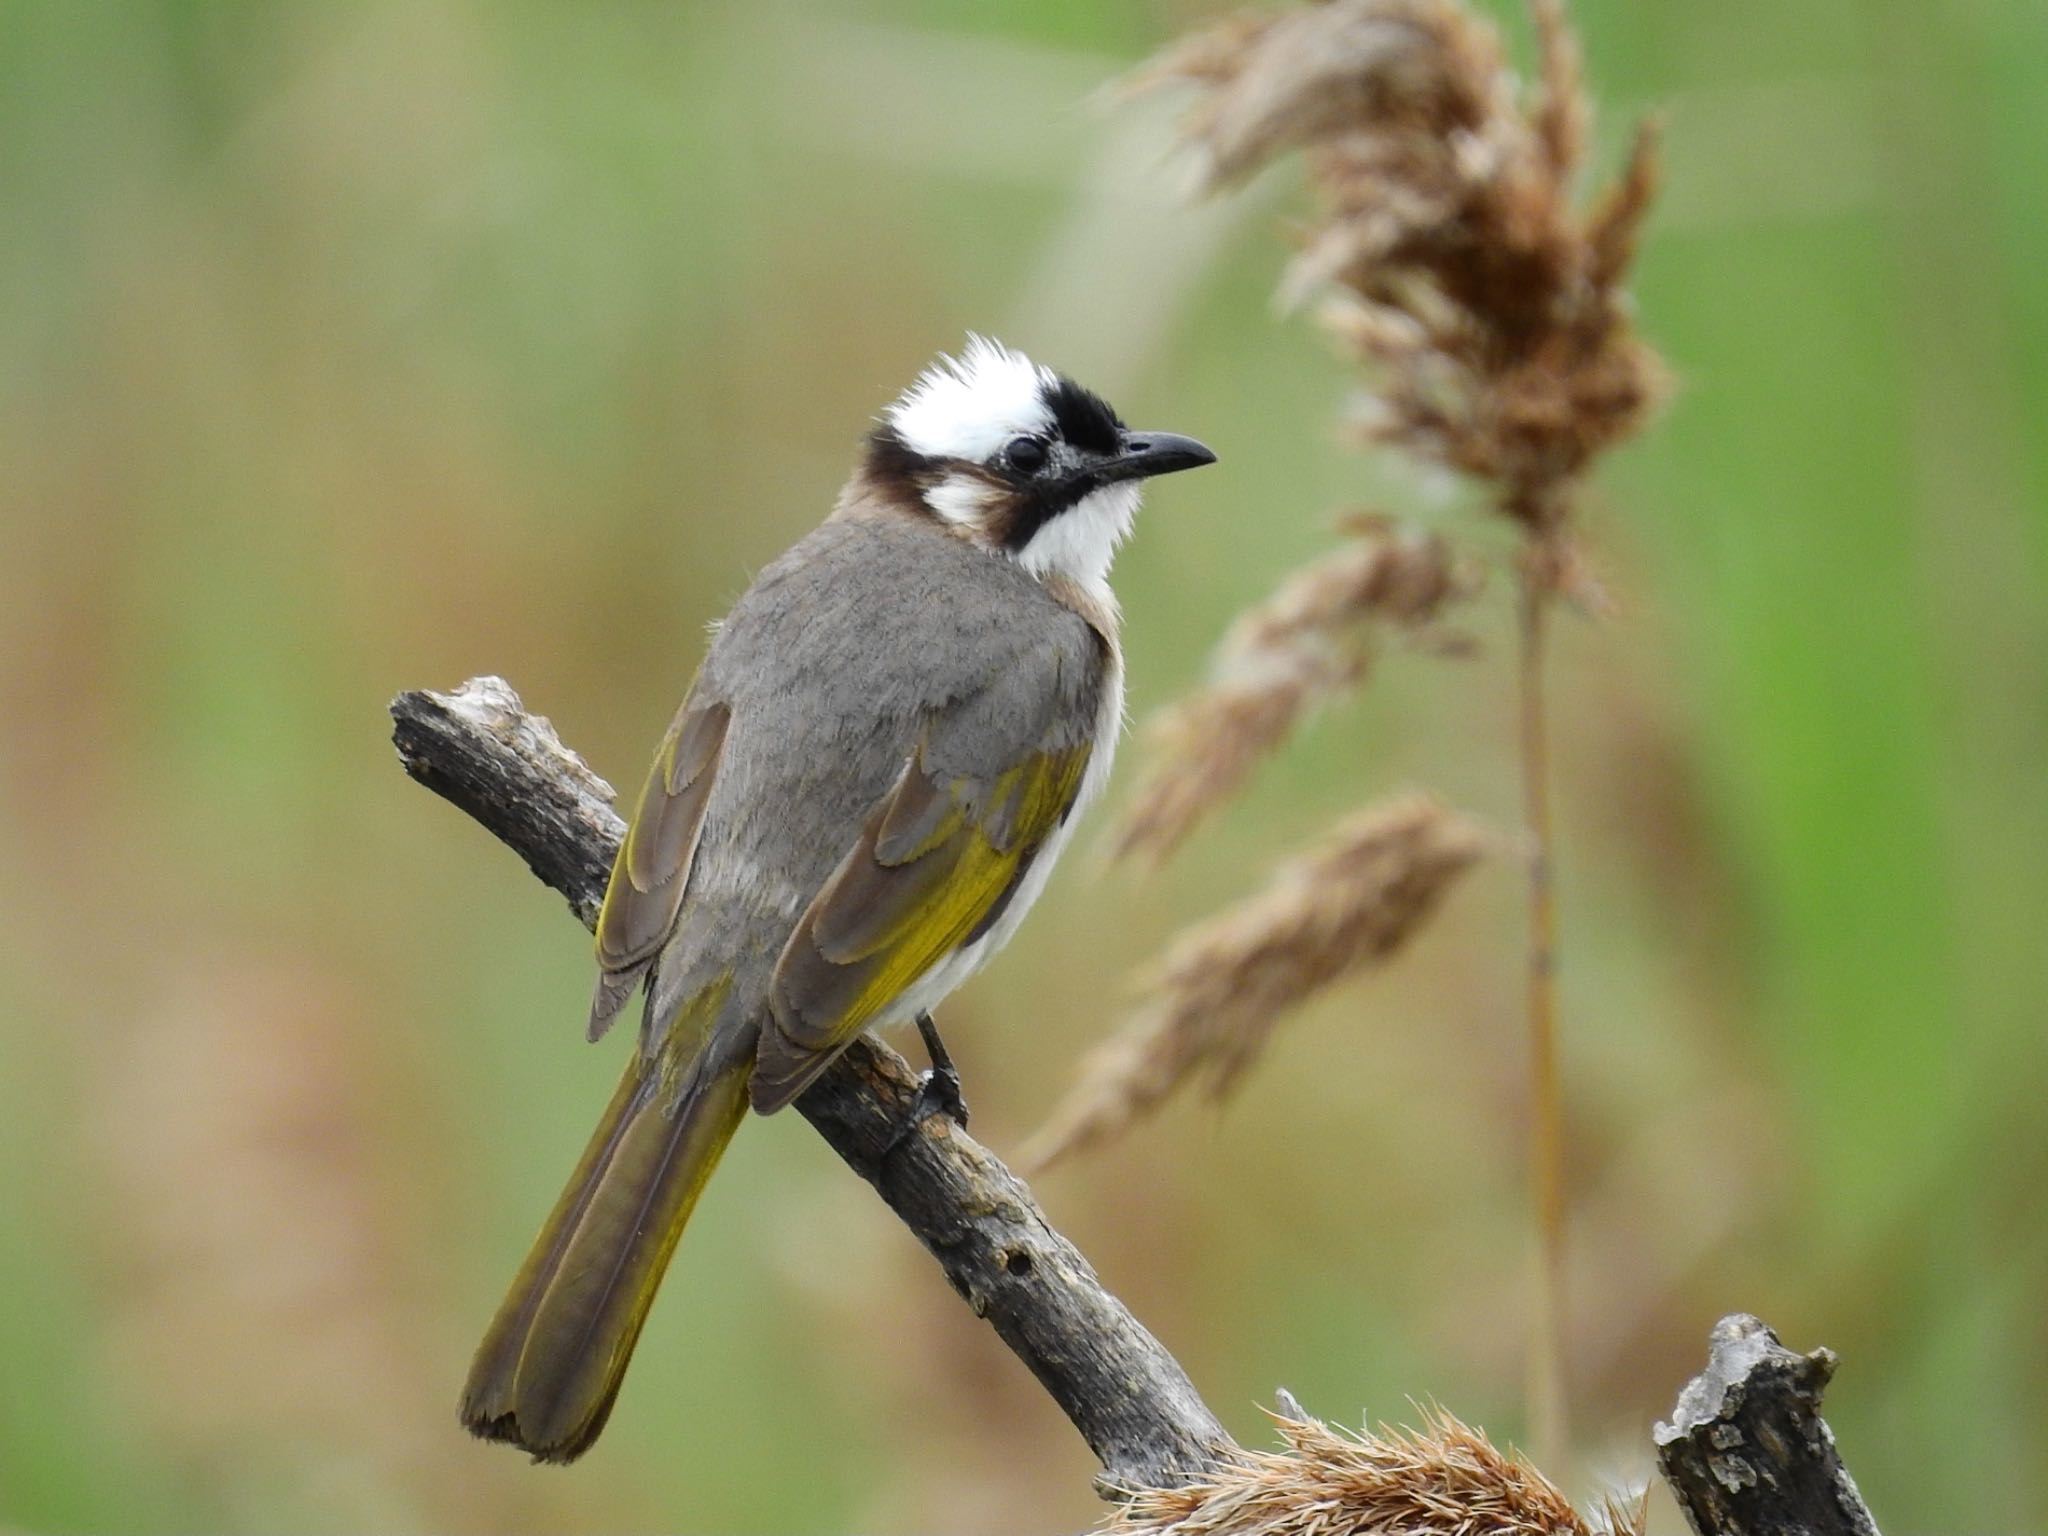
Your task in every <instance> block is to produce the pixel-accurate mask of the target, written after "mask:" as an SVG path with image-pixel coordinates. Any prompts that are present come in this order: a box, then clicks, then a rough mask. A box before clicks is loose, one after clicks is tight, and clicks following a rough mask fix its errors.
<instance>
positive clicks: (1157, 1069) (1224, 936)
mask: <svg viewBox="0 0 2048 1536" xmlns="http://www.w3.org/2000/svg"><path fill="white" fill-rule="evenodd" d="M1486 846H1487V838H1486V835H1485V834H1484V833H1483V832H1482V831H1481V830H1480V829H1479V828H1478V827H1477V826H1476V825H1475V824H1474V823H1472V822H1471V821H1469V820H1467V819H1466V818H1464V817H1462V816H1459V815H1457V814H1455V813H1454V812H1452V811H1450V810H1448V809H1446V808H1445V807H1444V806H1443V805H1442V804H1440V803H1439V802H1438V801H1436V800H1434V799H1431V798H1430V797H1428V796H1426V795H1409V796H1405V797H1403V798H1401V799H1399V800H1395V801H1393V802H1390V803H1388V804H1386V805H1382V806H1378V807H1373V808H1369V809H1367V810H1364V811H1361V812H1359V813H1357V814H1355V815H1353V816H1351V817H1350V818H1348V819H1346V820H1345V821H1342V822H1340V823H1338V824H1337V825H1336V826H1335V827H1333V828H1331V829H1330V831H1329V832H1328V833H1327V834H1326V836H1325V838H1324V841H1323V842H1322V844H1321V845H1320V846H1319V847H1317V848H1315V849H1313V850H1312V851H1311V852H1309V853H1307V854H1305V855H1303V856H1302V857H1300V858H1297V859H1294V860H1291V861H1289V862H1288V863H1286V864H1284V865H1282V866H1281V867H1280V869H1279V870H1278V871H1277V872H1276V873H1275V875H1274V878H1273V879H1272V881H1271V882H1270V883H1269V884H1268V885H1267V887H1266V889H1265V890H1263V891H1261V892H1259V893H1258V894H1257V895H1254V896H1252V897H1250V898H1249V899H1247V900H1245V901H1242V902H1240V903H1238V904H1237V905H1236V906H1234V907H1231V908H1229V909H1227V910H1226V911H1223V912H1221V913H1218V914H1217V915H1215V916H1214V917H1211V918H1208V919H1206V920H1205V921H1203V922H1201V923H1198V924H1196V925H1195V926H1194V927H1193V928H1190V929H1189V930H1188V931H1187V932H1185V933H1184V934H1183V935H1182V936H1181V937H1180V938H1179V939H1178V940H1176V941H1175V942H1174V944H1173V945H1172V947H1171V948H1169V949H1168V951H1167V953H1166V956H1165V958H1164V960H1163V962H1162V963H1161V964H1160V966H1159V968H1158V970H1157V973H1156V974H1155V975H1154V976H1153V977H1152V979H1151V981H1150V983H1149V985H1148V987H1147V996H1146V998H1145V1000H1144V1001H1143V1002H1142V1003H1141V1004H1140V1006H1139V1008H1138V1010H1137V1012H1136V1013H1135V1014H1134V1015H1133V1017H1132V1018H1131V1020H1130V1022H1129V1023H1128V1024H1127V1025H1126V1026H1125V1027H1124V1029H1122V1030H1121V1031H1119V1033H1118V1034H1116V1035H1115V1036H1114V1037H1112V1038H1111V1039H1110V1040H1109V1041H1107V1042H1106V1043H1105V1044H1103V1045H1102V1046H1100V1047H1098V1048H1097V1049H1096V1050H1095V1051H1094V1052H1093V1053H1091V1055H1090V1056H1089V1057H1088V1058H1087V1060H1086V1061H1084V1062H1083V1064H1082V1069H1081V1078H1080V1081H1079V1082H1078V1083H1077V1084H1076V1085H1075V1087H1074V1089H1073V1090H1072V1091H1071V1092H1070V1093H1069V1094H1068V1095H1067V1097H1066V1098H1065V1099H1064V1100H1063V1101H1062V1102H1061V1103H1060V1105H1059V1106H1058V1107H1057V1108H1055V1109H1054V1111H1053V1113H1052V1115H1051V1116H1050V1118H1049V1119H1048V1120H1047V1122H1046V1124H1045V1125H1044V1126H1043V1127H1042V1128H1041V1129H1040V1130H1039V1131H1038V1132H1037V1134H1036V1135H1034V1136H1033V1137H1032V1139H1031V1141H1030V1143H1029V1144H1028V1145H1027V1146H1026V1147H1025V1148H1024V1150H1023V1152H1022V1153H1021V1154H1020V1160H1021V1161H1022V1162H1023V1164H1024V1165H1025V1166H1026V1167H1029V1168H1034V1169H1037V1168H1044V1167H1046V1166H1048V1165H1050V1164H1051V1163H1053V1162H1056V1161H1058V1160H1059V1159H1061V1158H1064V1157H1066V1156H1068V1155H1069V1154H1071V1153H1073V1152H1076V1151H1079V1150H1081V1149H1082V1148H1085V1147H1093V1146H1097V1145H1100V1144H1101V1143H1103V1142H1105V1141H1108V1140H1109V1139H1111V1138H1112V1137H1114V1136H1116V1135H1118V1134H1120V1133H1121V1132H1122V1131H1123V1130H1124V1129H1125V1128H1127V1127H1128V1126H1129V1125H1130V1124H1131V1123H1132V1122H1133V1121H1135V1120H1136V1119H1138V1118H1139V1117H1140V1116H1142V1115H1144V1114H1146V1113H1147V1112H1148V1111H1150V1110H1152V1109H1153V1108H1155V1107H1156V1106H1157V1105H1158V1104H1159V1103H1161V1102H1162V1101H1163V1100H1164V1099H1166V1098H1167V1097H1168V1095H1170V1094H1171V1093H1172V1092H1173V1091H1174V1090H1175V1089H1176V1088H1178V1087H1179V1086H1180V1085H1181V1084H1182V1083H1184V1082H1186V1081H1188V1080H1189V1079H1191V1078H1195V1077H1203V1078H1206V1079H1207V1091H1208V1092H1209V1094H1210V1095H1211V1096H1212V1097H1222V1096H1224V1095H1226V1094H1228V1093H1229V1092H1230V1091H1231V1089H1232V1088H1234V1087H1235V1086H1236V1085H1237V1083H1238V1081H1239V1079H1240V1078H1241V1077H1242V1075H1243V1073H1244V1071H1245V1069H1246V1068H1247V1067H1249V1066H1250V1065H1251V1064H1252V1063H1253V1061H1255V1060H1256V1059H1257V1058H1258V1055H1259V1053H1260V1051H1261V1050H1263V1049H1264V1047H1265V1045H1266V1042H1267V1041H1268V1040H1269V1039H1270V1038H1271V1036H1272V1034H1273V1031H1274V1028H1275V1027H1276V1026H1277V1024H1278V1023H1279V1021H1280V1020H1281V1018H1283V1017H1284V1016H1285V1015H1286V1014H1287V1012H1288V1011H1289V1010H1290V1009H1292V1008H1293V1007H1295V1006H1296V1005H1297V1004H1299V1003H1300V1002H1302V1001H1303V1000H1304V999H1306V998H1307V997H1309V996H1311V995H1312V994H1314V993H1316V992H1318V991H1320V990H1321V989H1322V988H1324V987H1326V986H1328V985H1330V984H1331V983H1332V982H1334V981H1336V980H1338V979H1339V978H1340V977H1343V976H1345V975H1347V974H1349V973H1351V972H1353V971H1355V970H1357V969H1359V968H1360V967H1362V966H1366V965H1369V964H1372V963H1373V962H1375V961H1379V960H1383V959H1385V958H1386V957H1387V956H1389V955H1391V954H1393V953H1394V952H1395V951H1396V950H1398V949H1399V948H1400V947H1401V945H1402V944H1403V943H1404V942H1405V941H1406V940H1407V938H1408V937H1409V936H1410V935H1411V934H1413V933H1414V932H1415V931H1416V930H1417V929H1418V928H1419V927H1420V926H1421V925H1422V924H1423V923H1424V921H1425V920H1427V918H1428V917H1429V915H1430V914H1431V913H1432V912H1434V911H1435V910H1436V906H1437V903H1438V902H1439V901H1440V900H1441V899H1442V898H1443V895H1444V893H1445V891H1447V890H1448V889H1449V888H1450V885H1451V882H1452V881H1453V880H1454V879H1455V878H1456V877H1457V876H1458V875H1459V874H1460V873H1462V872H1463V871H1464V870H1465V869H1466V868H1468V867H1469V866H1470V865H1471V864H1472V863H1473V861H1474V860H1476V859H1477V858H1478V857H1479V855H1480V854H1481V853H1482V852H1483V851H1485V848H1486Z"/></svg>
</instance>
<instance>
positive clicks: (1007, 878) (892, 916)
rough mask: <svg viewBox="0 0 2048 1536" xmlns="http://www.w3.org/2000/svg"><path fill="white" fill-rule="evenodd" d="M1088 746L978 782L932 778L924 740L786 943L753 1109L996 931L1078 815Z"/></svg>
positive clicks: (822, 1063) (765, 1108)
mask: <svg viewBox="0 0 2048 1536" xmlns="http://www.w3.org/2000/svg"><path fill="white" fill-rule="evenodd" d="M1089 750H1090V749H1089V745H1088V743H1087V742H1085V741H1083V742H1078V743H1073V744H1070V745H1062V746H1058V747H1043V748H1040V749H1037V750H1033V751H1030V752H1027V753H1026V754H1025V755H1024V756H1022V757H1021V758H1020V759H1019V760H1018V761H1016V762H1015V763H1013V764H1012V765H1011V766H1009V767H1008V768H1005V769H1004V770H1003V771H1001V772H1000V773H998V774H996V775H994V776H993V777H988V778H982V777H977V776H974V775H971V774H956V775H948V774H944V773H940V772H935V771H934V770H933V769H932V768H931V766H930V765H929V762H928V756H929V754H928V751H927V745H926V744H925V743H920V745H919V746H918V748H917V750H916V751H914V752H913V753H912V754H911V756H910V760H909V761H908V762H907V763H905V764H904V767H903V772H902V773H901V774H900V775H899V776H898V778H897V780H896V783H895V785H894V787H893V788H892V789H891V790H890V791H889V793H888V794H887V795H886V796H884V797H883V800H882V803H881V804H880V805H879V806H877V807H876V809H875V811H874V813H873V814H872V815H871V816H869V818H868V820H867V823H866V825H865V826H864V827H863V828H862V831H861V835H860V838H859V840H858V841H857V842H856V843H855V845H854V847H853V848H852V850H851V851H850V852H848V853H847V855H846V857H845V858H844V859H842V860H841V861H840V863H839V866H838V868H837V869H835V870H834V871H833V873H832V875H831V877H830V878H829V879H827V880H826V882H825V884H824V886H823V887H822V888H821V889H820V890H819V891H818V894H817V895H816V896H815V897H814V898H813V899H812V901H811V903H810V905H809V906H808V907H807V908H806V909H805V910H804V913H803V915H802V916H801V917H800V918H799V919H798V921H797V925H796V928H795V931H794V932H792V933H791V934H790V937H789V941H788V943H787V944H786V945H785V946H784V947H783V951H782V956H781V959H780V960H779V961H778V962H777V964H776V968H775V977H774V980H773V982H772V983H771V986H770V991H769V997H770V1018H769V1020H768V1022H767V1025H766V1027H765V1028H764V1029H763V1030H762V1034H761V1045H760V1049H759V1053H758V1055H757V1056H756V1058H755V1067H754V1077H753V1084H752V1090H751V1091H752V1096H753V1102H754V1107H755V1108H756V1109H758V1110H760V1111H762V1112H763V1113H764V1114H765V1113H769V1112H772V1111H774V1110H777V1109H780V1108H781V1107H782V1106H783V1105H784V1104H787V1103H788V1102H789V1101H790V1100H791V1099H793V1098H795V1097H796V1096H797V1095H798V1094H799V1093H801V1092H803V1090H804V1089H805V1088H807V1087H808V1086H810V1083H811V1081H812V1079H813V1078H815V1077H816V1076H817V1075H818V1074H819V1073H820V1072H822V1071H823V1070H824V1069H825V1068H826V1066H827V1065H829V1064H830V1063H831V1061H832V1059H833V1058H834V1057H835V1056H837V1055H838V1054H839V1052H840V1051H841V1050H842V1049H843V1048H844V1047H845V1046H846V1045H847V1044H848V1043H849V1042H851V1041H852V1040H853V1038H854V1037H855V1036H856V1035H858V1034H859V1033H860V1032H861V1030H863V1029H865V1028H866V1027H867V1026H868V1025H870V1024H874V1023H877V1022H880V1021H881V1020H882V1019H883V1018H884V1016H885V1014H886V1012H887V1010H888V1008H889V1006H890V1005H891V1004H892V1003H894V1002H895V1001H896V1000H897V999H898V998H900V997H901V996H902V995H903V993H904V992H905V991H906V990H907V989H908V988H909V987H910V986H911V985H912V984H913V983H914V982H916V981H917V980H918V978H919V977H921V976H923V975H924V974H925V973H926V972H927V971H929V970H930V969H931V968H932V967H933V966H935V965H937V964H938V963H939V962H940V961H942V960H944V959H945V958H946V957H947V956H948V955H950V954H952V953H953V952H954V951H955V950H957V949H959V948H960V947H962V946H963V945H965V944H968V943H971V942H973V941H974V940H975V939H977V938H979V937H980V936H981V935H982V934H983V933H984V932H986V931H987V930H988V928H989V927H991V926H992V925H993V924H994V922H995V919H996V918H997V917H998V916H999V915H1000V914H1001V912H1002V910H1003V908H1004V907H1005V906H1006V905H1007V904H1008V902H1009V900H1010V897H1011V896H1012V895H1013V894H1014V893H1015V891H1016V889H1017V886H1018V883H1019V882H1020V881H1021V880H1022V879H1023V878H1024V874H1025V872H1026V871H1027V870H1028V869H1029V868H1030V867H1031V862H1032V860H1033V859H1034V858H1035V857H1036V856H1037V854H1038V852H1039V850H1040V849H1041V848H1042V847H1043V846H1044V844H1045V841H1046V839H1047V838H1048V837H1050V836H1051V834H1052V833H1053V831H1054V830H1055V829H1056V828H1057V827H1058V826H1059V825H1060V823H1061V822H1062V821H1064V820H1065V819H1066V817H1067V814H1068V813H1069V812H1070V811H1071V810H1072V809H1073V805H1074V800H1075V797H1076V796H1077V795H1078V794H1079V793H1080V788H1081V779H1082V775H1083V774H1084V773H1085V772H1086V771H1087V767H1088V757H1089Z"/></svg>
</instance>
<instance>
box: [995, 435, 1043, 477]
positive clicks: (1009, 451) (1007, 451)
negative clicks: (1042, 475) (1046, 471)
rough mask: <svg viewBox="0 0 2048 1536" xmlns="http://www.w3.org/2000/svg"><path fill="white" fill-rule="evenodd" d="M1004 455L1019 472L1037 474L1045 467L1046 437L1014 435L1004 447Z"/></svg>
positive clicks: (1021, 473) (1011, 466)
mask: <svg viewBox="0 0 2048 1536" xmlns="http://www.w3.org/2000/svg"><path fill="white" fill-rule="evenodd" d="M1003 457H1004V458H1006V459H1008V460H1009V461H1010V468H1012V469H1014V470H1016V471H1017V473H1018V474H1020V475H1035V474H1037V473H1038V472H1039V471H1040V470H1041V469H1043V468H1045V439H1044V438H1042V437H1013V438H1011V439H1010V442H1009V445H1008V446H1007V447H1006V448H1004V449H1003Z"/></svg>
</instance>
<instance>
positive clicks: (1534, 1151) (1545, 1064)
mask: <svg viewBox="0 0 2048 1536" xmlns="http://www.w3.org/2000/svg"><path fill="white" fill-rule="evenodd" d="M1551 568H1552V560H1551V551H1550V549H1549V547H1548V543H1547V541H1546V540H1544V539H1543V538H1542V537H1541V536H1540V535H1538V536H1537V537H1536V538H1535V539H1533V540H1532V541H1531V543H1530V545H1529V546H1528V547H1527V548H1525V550H1524V551H1523V558H1522V561H1521V571H1520V577H1521V580H1520V591H1519V595H1520V618H1521V623H1520V626H1519V628H1520V640H1521V644H1520V658H1519V660H1520V668H1519V670H1520V690H1519V692H1520V705H1521V731H1520V747H1521V750H1520V757H1521V775H1522V819H1523V823H1524V829H1525V834H1526V836H1527V839H1528V855H1529V978H1528V1017H1529V1067H1530V1100H1531V1102H1530V1113H1529V1188H1530V1194H1531V1196H1532V1199H1533V1201H1534V1204H1535V1211H1536V1243H1535V1266H1534V1271H1535V1285H1534V1288H1533V1294H1532V1301H1533V1309H1532V1310H1533V1314H1534V1315H1533V1318H1532V1324H1533V1326H1532V1328H1531V1330H1530V1345H1529V1374H1528V1406H1529V1428H1530V1438H1531V1440H1532V1441H1533V1443H1534V1448H1535V1452H1536V1457H1537V1460H1538V1462H1539V1463H1540V1464H1541V1465H1543V1466H1548V1467H1561V1466H1563V1465H1564V1456H1565V1452H1566V1450H1567V1448H1568V1447H1569V1445H1570V1441H1571V1429H1570V1421H1569V1416H1568V1410H1567V1406H1566V1394H1565V1374H1564V1360H1565V1355H1564V1335H1565V1314H1566V1306H1567V1299H1566V1293H1565V1189H1564V1103H1563V1095H1562V1092H1561V1088H1560V1082H1559V1077H1558V1060H1557V1054H1558V1053H1557V893H1556V888H1555V883H1554V880H1553V871H1552V865H1551V832H1550V726H1549V720H1548V717H1547V712H1546V709H1545V697H1544V687H1543V656H1544V640H1545V636H1546V633H1547V626H1546V623H1545V621H1546V619H1547V618H1548V616H1549V610H1550V599H1551V593H1552V588H1553V582H1552V576H1551Z"/></svg>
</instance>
